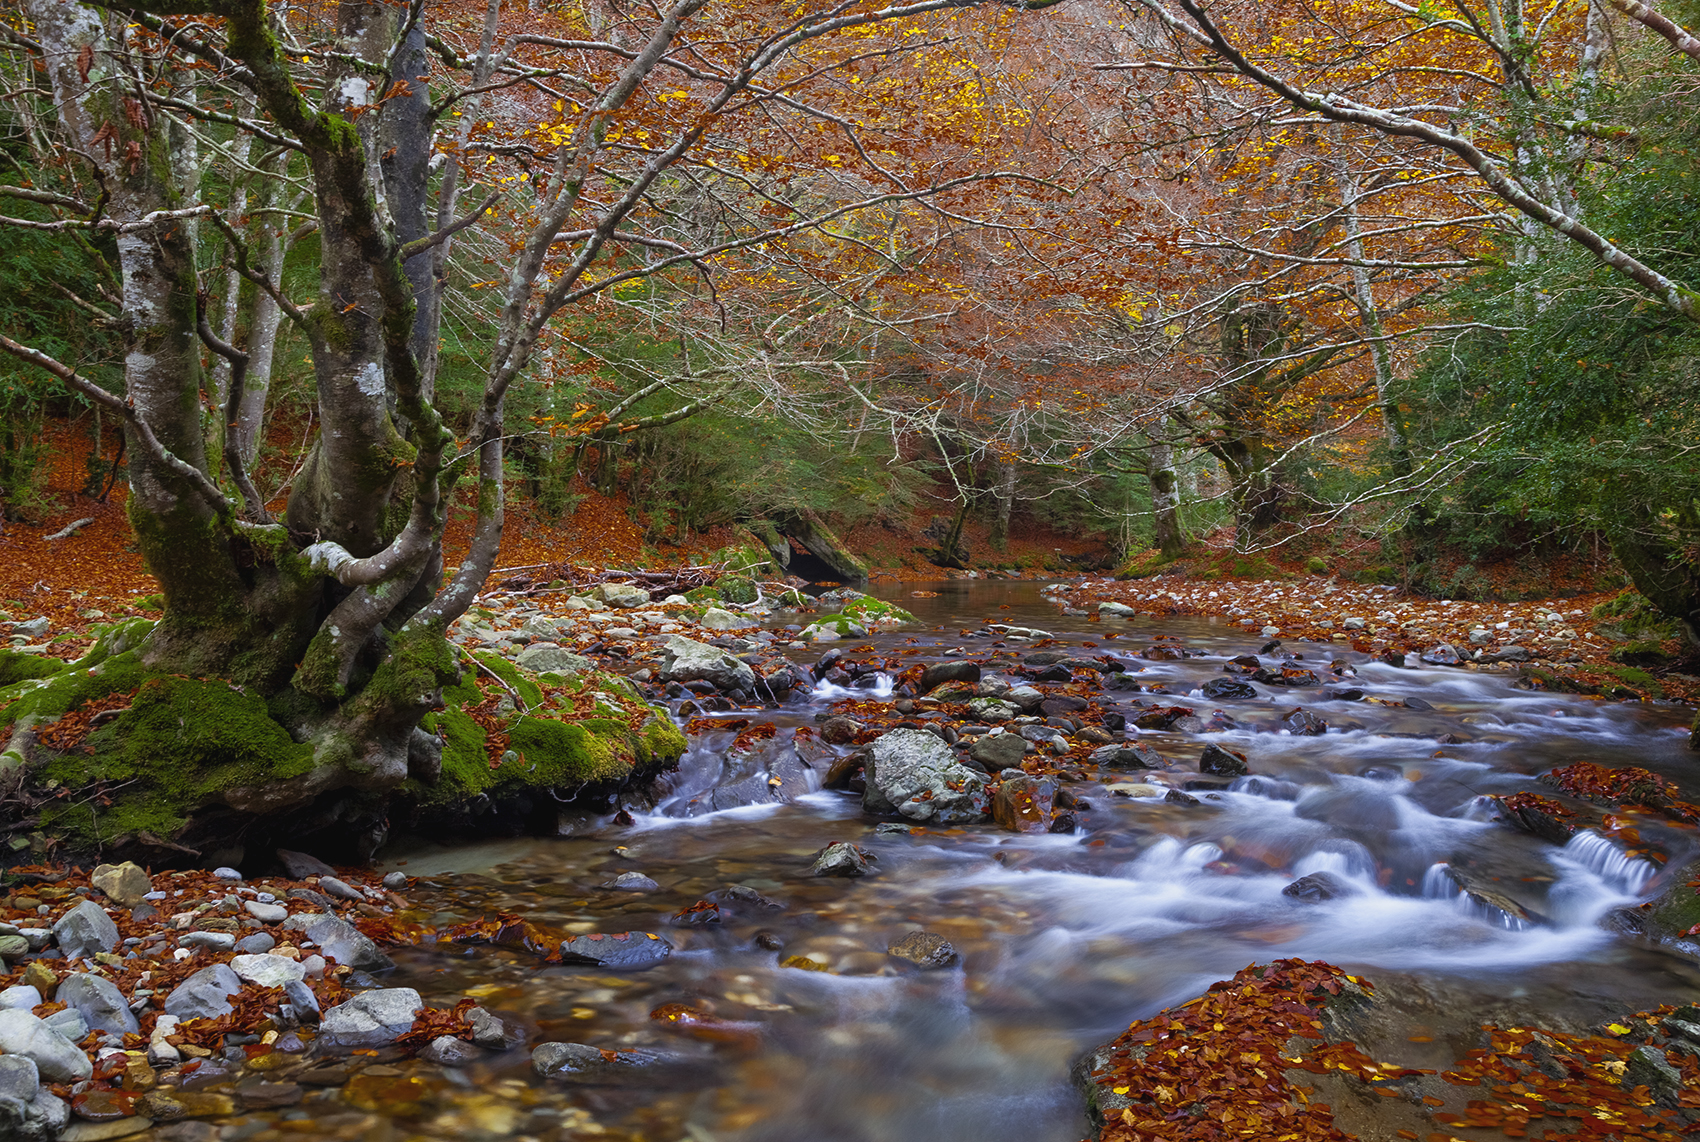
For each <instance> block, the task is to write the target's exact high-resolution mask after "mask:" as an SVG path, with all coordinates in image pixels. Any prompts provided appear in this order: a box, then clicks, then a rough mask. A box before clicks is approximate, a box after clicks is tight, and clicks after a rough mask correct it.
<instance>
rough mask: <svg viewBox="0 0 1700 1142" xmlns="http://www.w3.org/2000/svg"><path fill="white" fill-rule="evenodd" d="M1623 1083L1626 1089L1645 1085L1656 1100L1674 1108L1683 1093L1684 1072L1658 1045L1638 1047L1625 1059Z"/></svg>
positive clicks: (1660, 1103)
mask: <svg viewBox="0 0 1700 1142" xmlns="http://www.w3.org/2000/svg"><path fill="white" fill-rule="evenodd" d="M1622 1085H1623V1089H1624V1090H1634V1089H1635V1088H1636V1087H1638V1086H1644V1087H1646V1088H1647V1092H1648V1093H1649V1094H1651V1095H1652V1096H1653V1101H1654V1102H1656V1103H1658V1104H1659V1105H1660V1106H1664V1107H1669V1108H1670V1109H1672V1110H1674V1109H1676V1106H1677V1096H1678V1095H1679V1094H1681V1093H1682V1072H1681V1071H1679V1070H1677V1069H1676V1068H1675V1067H1673V1066H1671V1065H1670V1062H1669V1060H1667V1059H1666V1058H1665V1053H1664V1052H1663V1051H1661V1050H1659V1049H1658V1048H1657V1047H1637V1048H1635V1050H1633V1051H1631V1052H1630V1053H1629V1058H1628V1059H1626V1060H1624V1068H1623V1081H1622Z"/></svg>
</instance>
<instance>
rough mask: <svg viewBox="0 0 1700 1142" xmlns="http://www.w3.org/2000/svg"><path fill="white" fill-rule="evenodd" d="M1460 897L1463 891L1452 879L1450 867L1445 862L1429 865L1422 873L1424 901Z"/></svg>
mask: <svg viewBox="0 0 1700 1142" xmlns="http://www.w3.org/2000/svg"><path fill="white" fill-rule="evenodd" d="M1462 895H1464V890H1463V889H1462V888H1459V887H1458V882H1457V881H1456V880H1453V879H1452V866H1451V865H1449V864H1447V863H1446V862H1445V861H1441V862H1439V863H1438V864H1431V865H1429V868H1428V871H1427V872H1425V873H1423V899H1424V900H1453V899H1455V898H1457V897H1460V896H1462Z"/></svg>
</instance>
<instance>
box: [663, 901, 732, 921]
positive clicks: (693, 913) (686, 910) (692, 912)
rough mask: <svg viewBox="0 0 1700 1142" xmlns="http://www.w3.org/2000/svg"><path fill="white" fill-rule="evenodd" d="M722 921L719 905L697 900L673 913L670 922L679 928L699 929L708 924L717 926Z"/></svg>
mask: <svg viewBox="0 0 1700 1142" xmlns="http://www.w3.org/2000/svg"><path fill="white" fill-rule="evenodd" d="M721 920H722V917H721V915H720V905H718V904H716V903H715V902H714V901H712V900H699V901H697V902H696V903H695V904H689V905H686V906H685V907H683V908H681V909H679V910H678V911H677V912H675V913H673V918H672V922H673V924H674V925H675V926H677V927H680V928H701V927H706V926H708V925H710V924H719V923H720V922H721Z"/></svg>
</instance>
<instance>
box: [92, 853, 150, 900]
mask: <svg viewBox="0 0 1700 1142" xmlns="http://www.w3.org/2000/svg"><path fill="white" fill-rule="evenodd" d="M89 883H90V884H92V885H94V887H96V888H98V889H100V891H101V892H103V893H105V894H106V897H107V899H109V900H112V901H114V902H116V903H118V904H122V905H123V906H124V907H126V908H134V907H135V906H136V905H138V904H140V903H141V902H142V898H143V897H144V896H146V895H147V894H148V893H150V892H152V891H153V881H152V880H150V879H149V878H148V874H147V873H146V872H144V871H143V870H142V868H141V866H140V865H138V864H136V863H135V862H134V861H125V862H124V863H123V864H103V865H97V866H96V867H95V870H94V871H93V872H92V873H90V874H89Z"/></svg>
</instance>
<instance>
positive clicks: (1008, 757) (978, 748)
mask: <svg viewBox="0 0 1700 1142" xmlns="http://www.w3.org/2000/svg"><path fill="white" fill-rule="evenodd" d="M1026 754H1027V743H1026V741H1024V740H1023V739H1022V737H1021V735H1019V734H987V735H986V736H985V737H983V738H981V739H980V740H979V741H977V742H975V743H974V744H973V745H971V746H969V747H968V756H969V757H971V758H973V759H974V760H975V761H977V762H980V763H981V764H982V765H985V766H986V767H987V768H988V769H990V770H991V771H992V772H993V773H996V772H997V771H998V770H1000V769H1008V768H1010V767H1011V766H1018V765H1020V764H1021V759H1022V758H1023V757H1024V756H1026Z"/></svg>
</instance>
